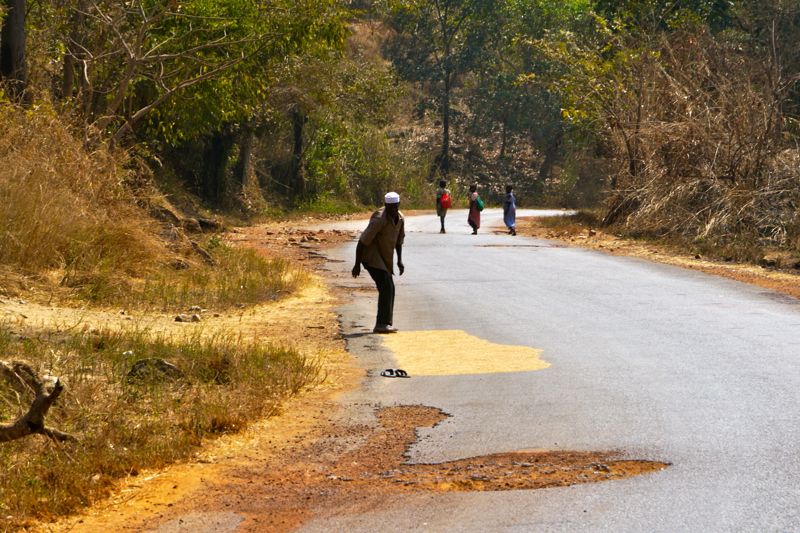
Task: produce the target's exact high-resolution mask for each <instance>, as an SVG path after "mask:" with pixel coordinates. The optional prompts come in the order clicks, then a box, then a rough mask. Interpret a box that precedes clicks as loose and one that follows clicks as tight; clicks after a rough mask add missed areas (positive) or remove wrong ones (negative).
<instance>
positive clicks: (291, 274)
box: [120, 239, 309, 309]
mask: <svg viewBox="0 0 800 533" xmlns="http://www.w3.org/2000/svg"><path fill="white" fill-rule="evenodd" d="M210 242H211V244H210V246H209V251H210V253H211V254H212V257H213V258H214V259H215V261H216V263H215V265H214V266H198V267H195V268H193V269H191V270H185V271H181V272H175V271H174V270H161V271H159V272H157V273H155V274H153V275H152V276H151V277H150V278H149V279H147V280H145V281H144V282H142V283H141V284H140V285H139V286H137V287H133V288H132V291H131V292H129V293H128V294H127V295H125V296H123V297H121V298H120V303H133V304H134V305H144V306H149V307H161V308H164V309H175V308H177V309H181V308H186V307H189V306H195V305H199V306H203V307H213V308H225V307H232V306H237V305H243V304H257V303H261V302H265V301H270V300H276V299H279V298H281V297H283V296H287V295H289V294H291V293H293V292H294V291H296V290H297V289H299V288H300V287H302V286H304V285H305V284H306V283H307V282H308V280H309V274H308V272H306V271H305V270H301V269H298V268H296V267H295V266H293V265H292V264H291V263H290V262H289V261H288V260H285V259H282V258H275V259H265V258H264V257H262V256H261V255H260V254H259V253H258V252H257V251H256V250H252V249H241V248H233V247H230V246H227V245H225V244H221V243H219V241H217V240H216V239H212V240H211V241H210Z"/></svg>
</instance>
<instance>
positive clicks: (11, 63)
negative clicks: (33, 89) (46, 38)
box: [0, 0, 28, 101]
mask: <svg viewBox="0 0 800 533" xmlns="http://www.w3.org/2000/svg"><path fill="white" fill-rule="evenodd" d="M5 8H6V9H5V18H3V26H2V28H1V29H0V79H2V80H4V81H5V85H6V88H7V91H8V94H9V96H10V97H11V98H12V99H14V100H17V101H19V100H21V99H22V98H23V96H24V94H25V89H26V88H27V84H28V69H27V66H26V64H25V44H26V43H25V16H26V14H27V13H26V10H27V6H26V2H25V0H5ZM0 14H2V12H0Z"/></svg>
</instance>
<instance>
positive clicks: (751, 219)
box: [607, 29, 800, 261]
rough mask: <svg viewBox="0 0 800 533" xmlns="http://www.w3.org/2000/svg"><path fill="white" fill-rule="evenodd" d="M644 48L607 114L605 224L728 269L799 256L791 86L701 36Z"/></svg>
mask: <svg viewBox="0 0 800 533" xmlns="http://www.w3.org/2000/svg"><path fill="white" fill-rule="evenodd" d="M651 46H652V50H651V53H650V54H642V56H641V57H639V58H638V60H637V61H638V62H636V63H635V64H634V65H633V66H632V67H631V72H630V73H629V74H630V77H631V79H630V80H628V81H630V85H631V90H630V91H618V92H616V93H615V96H614V100H613V102H612V104H609V106H610V107H611V108H613V113H611V115H612V118H613V120H614V121H615V122H614V124H616V125H617V126H616V128H615V129H614V133H613V135H612V143H613V144H614V146H615V152H616V155H617V156H618V161H619V164H620V172H619V174H618V178H617V180H616V181H618V183H617V190H616V191H614V192H613V193H612V195H611V198H610V212H609V214H608V216H607V221H608V222H610V223H616V224H618V225H619V230H618V231H621V232H624V233H626V234H627V235H630V236H634V237H637V236H646V237H651V238H652V237H656V238H664V239H670V240H673V241H676V242H682V243H684V245H688V246H694V247H697V249H698V250H699V251H700V252H702V253H704V254H712V253H714V252H715V251H717V250H721V253H717V254H715V255H719V256H722V257H729V258H732V259H737V260H750V261H752V260H758V259H759V258H760V257H761V256H762V255H763V253H764V251H765V250H768V249H770V248H780V249H784V250H789V251H800V216H798V211H797V205H798V203H800V192H798V191H800V178H799V177H798V176H799V175H800V173H799V172H798V171H799V170H800V152H798V150H797V149H796V146H795V144H794V142H793V141H792V139H791V134H790V132H789V131H788V130H787V129H786V128H787V126H786V125H787V124H788V123H789V122H790V119H789V117H787V116H785V115H784V111H783V110H784V107H785V105H784V104H785V102H786V100H787V98H788V97H789V94H790V92H789V90H788V88H789V87H791V84H790V83H789V82H790V81H791V80H790V78H789V77H787V78H786V79H784V78H782V73H781V72H780V65H779V64H776V62H775V61H774V59H773V58H770V57H763V58H762V57H756V56H755V55H753V54H748V53H747V52H746V51H743V50H742V49H741V47H740V46H738V45H736V44H735V43H733V44H732V43H727V42H725V41H724V40H722V39H719V38H717V37H715V36H713V35H710V34H708V33H707V32H703V31H700V30H699V29H697V30H696V31H691V29H689V31H679V32H675V33H674V34H670V35H669V36H661V37H657V38H655V39H654V40H653V42H652V43H651ZM787 141H788V142H787Z"/></svg>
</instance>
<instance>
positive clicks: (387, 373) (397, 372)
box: [381, 368, 408, 378]
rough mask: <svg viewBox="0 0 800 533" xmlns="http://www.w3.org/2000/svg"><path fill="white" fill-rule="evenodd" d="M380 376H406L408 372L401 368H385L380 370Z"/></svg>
mask: <svg viewBox="0 0 800 533" xmlns="http://www.w3.org/2000/svg"><path fill="white" fill-rule="evenodd" d="M381 376H383V377H385V378H407V377H408V372H406V371H405V370H403V369H401V368H395V369H392V368H387V369H386V370H384V371H383V372H381Z"/></svg>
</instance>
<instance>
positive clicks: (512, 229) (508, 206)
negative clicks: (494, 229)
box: [503, 185, 517, 235]
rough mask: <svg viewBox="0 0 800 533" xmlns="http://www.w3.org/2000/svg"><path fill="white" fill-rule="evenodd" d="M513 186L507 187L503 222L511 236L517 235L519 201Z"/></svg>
mask: <svg viewBox="0 0 800 533" xmlns="http://www.w3.org/2000/svg"><path fill="white" fill-rule="evenodd" d="M513 190H514V187H513V186H512V185H506V199H505V200H504V201H503V222H505V224H506V227H507V228H508V232H509V233H510V234H511V235H516V234H517V199H516V198H514V193H513V192H511V191H513Z"/></svg>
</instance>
